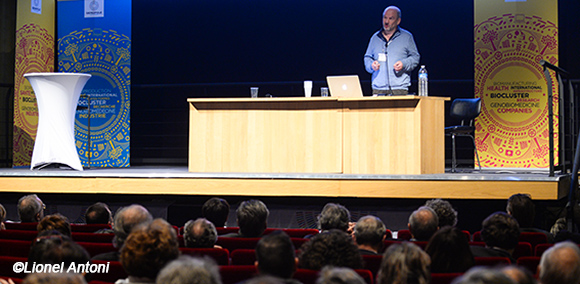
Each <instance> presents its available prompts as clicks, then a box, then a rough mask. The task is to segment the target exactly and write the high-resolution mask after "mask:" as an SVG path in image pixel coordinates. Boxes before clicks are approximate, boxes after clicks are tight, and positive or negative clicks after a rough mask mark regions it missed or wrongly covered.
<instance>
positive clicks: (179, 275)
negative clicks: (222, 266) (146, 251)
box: [155, 255, 222, 284]
mask: <svg viewBox="0 0 580 284" xmlns="http://www.w3.org/2000/svg"><path fill="white" fill-rule="evenodd" d="M155 282H156V283H158V284H222V278H221V276H220V271H219V267H218V266H217V265H216V263H215V262H214V261H213V260H212V259H211V258H207V257H206V258H197V257H191V256H183V255H182V256H180V257H179V258H177V259H176V260H172V261H171V262H169V263H168V264H167V265H166V266H165V267H164V268H163V269H161V271H160V272H159V275H157V280H156V281H155Z"/></svg>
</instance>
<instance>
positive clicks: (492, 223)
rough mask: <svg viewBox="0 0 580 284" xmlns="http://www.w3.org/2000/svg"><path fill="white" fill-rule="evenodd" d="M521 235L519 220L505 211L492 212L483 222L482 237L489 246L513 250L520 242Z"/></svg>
mask: <svg viewBox="0 0 580 284" xmlns="http://www.w3.org/2000/svg"><path fill="white" fill-rule="evenodd" d="M519 237H520V227H519V225H518V221H516V219H515V218H514V217H512V216H510V215H508V214H507V213H505V212H495V213H492V214H491V215H489V217H487V218H485V220H483V223H482V224H481V238H482V239H483V241H484V242H485V245H486V246H487V247H497V248H501V249H504V250H507V251H511V250H513V249H514V248H515V247H516V245H517V244H518V239H519Z"/></svg>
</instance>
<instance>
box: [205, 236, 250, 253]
mask: <svg viewBox="0 0 580 284" xmlns="http://www.w3.org/2000/svg"><path fill="white" fill-rule="evenodd" d="M259 240H260V238H224V237H218V239H217V242H216V244H217V245H218V246H221V247H222V248H225V249H228V250H229V251H234V250H237V249H254V248H256V244H257V243H258V241H259Z"/></svg>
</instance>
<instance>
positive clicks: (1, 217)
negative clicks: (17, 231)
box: [0, 204, 6, 230]
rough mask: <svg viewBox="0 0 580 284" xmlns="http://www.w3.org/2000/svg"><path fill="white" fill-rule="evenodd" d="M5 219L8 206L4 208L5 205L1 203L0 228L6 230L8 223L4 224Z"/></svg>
mask: <svg viewBox="0 0 580 284" xmlns="http://www.w3.org/2000/svg"><path fill="white" fill-rule="evenodd" d="M5 221H6V208H4V205H2V204H0V230H6V225H4V222H5Z"/></svg>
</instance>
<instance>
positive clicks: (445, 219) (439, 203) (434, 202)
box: [425, 198, 457, 228]
mask: <svg viewBox="0 0 580 284" xmlns="http://www.w3.org/2000/svg"><path fill="white" fill-rule="evenodd" d="M425 206H427V207H429V208H431V209H433V211H435V213H437V218H438V219H439V228H443V227H445V226H452V227H454V226H455V225H457V211H455V209H453V206H451V203H449V201H447V200H443V199H440V198H437V199H431V200H427V202H425Z"/></svg>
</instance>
